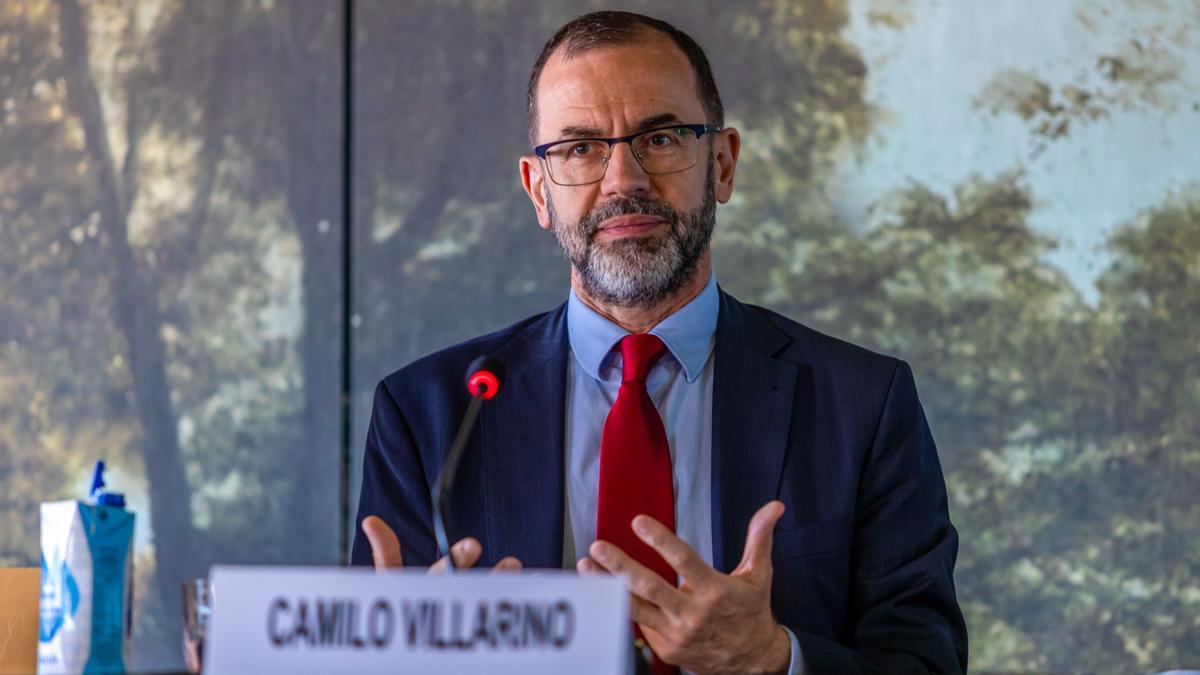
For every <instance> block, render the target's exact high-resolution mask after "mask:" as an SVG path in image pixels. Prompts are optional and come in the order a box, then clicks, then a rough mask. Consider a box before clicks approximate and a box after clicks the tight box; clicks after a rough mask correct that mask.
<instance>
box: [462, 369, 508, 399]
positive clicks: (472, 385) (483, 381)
mask: <svg viewBox="0 0 1200 675" xmlns="http://www.w3.org/2000/svg"><path fill="white" fill-rule="evenodd" d="M467 391H469V392H471V395H472V396H482V397H483V399H484V400H485V401H486V400H489V399H491V398H492V397H493V396H495V395H496V394H497V393H498V392H499V391H500V378H498V377H496V376H495V375H493V374H492V373H490V372H488V371H486V370H477V371H475V372H474V373H472V374H471V377H470V379H468V380H467Z"/></svg>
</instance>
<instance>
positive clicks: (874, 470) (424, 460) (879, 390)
mask: <svg viewBox="0 0 1200 675" xmlns="http://www.w3.org/2000/svg"><path fill="white" fill-rule="evenodd" d="M715 348H716V353H715V358H716V363H715V374H714V381H713V423H712V424H713V457H712V462H713V464H712V500H713V501H712V513H713V523H712V528H713V558H714V561H713V562H714V567H716V568H717V569H718V570H721V571H723V572H730V571H731V570H733V568H735V567H736V566H737V564H738V562H739V560H740V558H741V555H742V548H743V544H744V541H745V537H746V526H747V524H748V523H749V521H750V517H751V515H753V514H754V512H755V511H756V510H757V509H758V508H759V507H760V506H762V505H763V504H765V503H766V502H767V501H770V500H772V499H780V500H782V501H783V503H784V504H785V505H786V506H787V510H786V512H785V514H784V516H783V518H782V519H781V520H780V521H779V524H778V526H777V527H776V531H775V537H774V548H773V553H772V557H773V561H774V569H775V574H774V579H773V583H772V587H771V601H772V603H771V604H772V607H773V608H774V611H775V615H776V618H777V619H778V620H779V621H780V622H781V623H783V624H784V625H786V626H787V627H788V628H790V629H791V630H792V631H793V632H794V633H795V634H796V635H797V637H798V638H799V641H800V645H801V647H802V649H803V653H804V659H805V664H806V666H807V668H808V672H810V673H817V672H868V671H872V670H883V671H887V672H893V671H918V672H920V671H931V672H955V671H962V670H965V669H966V664H967V637H966V627H965V625H964V623H963V618H962V613H961V612H960V610H959V607H958V602H957V600H956V598H955V592H954V580H953V577H952V574H953V570H954V560H955V556H956V555H957V549H958V536H957V533H956V532H955V529H954V527H953V525H951V523H950V518H949V516H948V514H947V508H946V488H945V483H944V481H943V478H942V470H941V466H940V465H939V463H938V457H937V450H936V448H935V447H934V442H933V437H932V436H931V435H930V432H929V427H928V425H927V424H926V421H925V415H924V412H923V411H922V410H921V404H920V402H919V401H918V399H917V392H916V386H915V385H914V383H913V377H912V372H911V371H910V370H909V368H908V366H907V365H906V364H905V363H903V362H902V361H899V360H896V359H894V358H890V357H887V356H882V355H879V354H875V353H873V352H870V351H867V350H865V349H862V348H860V347H856V346H853V345H851V344H848V343H846V342H843V341H841V340H837V339H834V338H831V337H829V336H826V335H823V334H821V333H818V332H816V331H814V330H811V329H809V328H807V327H805V326H802V325H800V324H798V323H795V322H793V321H790V320H788V319H786V318H784V317H782V316H780V315H778V314H776V313H774V312H770V311H768V310H765V309H762V308H759V307H754V306H750V305H745V304H742V303H740V302H738V301H737V300H735V299H734V298H733V297H731V296H729V295H728V294H725V293H722V294H721V308H720V314H719V318H718V320H717V334H716V347H715ZM480 354H495V355H497V356H499V357H500V358H501V359H503V360H504V362H505V363H506V365H507V368H508V376H507V380H506V381H505V383H504V384H503V386H502V389H501V391H500V394H499V395H498V396H497V397H496V398H495V399H494V400H492V401H490V402H489V403H488V404H487V405H485V406H484V408H483V410H482V414H481V416H480V420H479V427H478V429H477V430H476V432H475V433H474V434H473V437H472V438H471V441H470V443H469V444H468V446H467V450H466V454H465V455H464V459H463V462H462V464H461V465H460V472H459V475H458V478H457V480H456V483H455V487H454V492H453V494H452V495H451V497H450V508H449V515H448V516H447V520H448V526H447V527H448V528H449V534H450V537H451V540H455V539H458V538H460V537H464V536H468V535H471V536H475V537H477V538H478V539H479V540H480V542H481V543H482V544H483V561H482V563H483V564H487V565H491V564H494V563H495V562H496V561H498V560H499V559H500V558H502V557H504V556H508V555H513V556H516V557H517V558H519V559H520V560H521V561H522V562H523V563H524V564H525V566H526V567H546V568H558V567H560V566H561V565H562V555H563V541H562V539H563V517H564V512H565V509H564V498H565V496H564V476H563V463H564V456H565V451H564V442H565V435H564V428H563V424H564V420H565V418H566V410H565V386H566V369H567V367H568V363H567V359H568V358H569V355H570V349H569V346H568V342H567V330H566V305H565V304H564V305H563V306H560V307H559V308H558V309H556V310H554V311H552V312H549V313H546V314H540V315H538V316H535V317H532V318H529V319H526V320H524V321H522V322H520V323H517V324H514V325H513V326H510V327H508V328H506V329H504V330H501V331H498V332H496V333H492V334H490V335H485V336H483V337H480V338H477V339H475V340H471V341H469V342H465V343H462V344H459V345H456V346H454V347H450V348H449V349H446V350H443V351H441V352H438V353H436V354H433V355H431V356H427V357H425V358H423V359H420V360H418V361H416V362H415V363H413V364H411V365H409V366H407V367H405V368H404V369H402V370H399V371H397V372H395V373H393V374H391V375H389V376H388V377H387V378H385V379H384V380H383V381H382V382H381V383H380V384H379V386H378V388H377V389H376V393H375V407H374V411H373V413H372V417H371V425H370V429H369V431H368V435H367V446H366V453H365V457H364V461H363V483H362V494H361V497H360V499H359V513H358V520H357V522H361V521H362V519H363V518H364V517H366V516H367V515H371V514H374V515H377V516H379V517H381V518H383V520H384V521H386V522H387V523H388V524H389V525H390V526H391V527H392V528H393V529H394V530H395V531H396V533H397V535H398V536H399V538H400V542H401V546H402V550H403V556H404V562H405V564H407V565H429V564H430V563H432V562H433V561H434V558H435V555H436V546H435V544H434V536H433V526H432V514H431V506H430V504H431V499H430V491H431V488H432V485H433V484H434V481H435V480H436V479H437V475H438V471H439V470H440V469H441V466H442V462H443V461H444V458H445V454H446V452H447V450H448V449H449V447H450V443H451V441H452V440H453V435H454V432H455V429H456V427H457V425H458V423H459V420H460V419H461V418H462V416H463V413H464V412H465V410H466V407H467V403H468V400H469V399H468V395H467V393H466V390H465V387H464V384H463V379H464V374H465V372H466V369H467V365H468V364H469V363H470V362H471V360H472V359H474V358H475V357H476V356H478V355H480ZM351 561H352V563H353V564H356V565H369V564H371V551H370V545H369V544H368V542H367V541H366V538H365V537H364V536H363V535H362V531H361V528H358V529H357V531H356V533H355V538H354V547H353V551H352V555H351Z"/></svg>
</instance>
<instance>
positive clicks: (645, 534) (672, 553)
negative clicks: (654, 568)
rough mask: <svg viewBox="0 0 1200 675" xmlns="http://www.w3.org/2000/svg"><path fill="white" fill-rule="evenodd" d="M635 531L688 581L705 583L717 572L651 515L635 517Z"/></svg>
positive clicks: (696, 583) (695, 583)
mask: <svg viewBox="0 0 1200 675" xmlns="http://www.w3.org/2000/svg"><path fill="white" fill-rule="evenodd" d="M633 531H634V533H635V534H637V536H638V538H639V539H641V540H642V541H644V542H646V545H647V546H649V547H650V548H652V549H654V550H655V551H658V554H659V555H661V556H662V557H663V560H666V561H667V564H668V565H670V566H671V567H672V568H674V570H675V571H676V572H677V573H678V574H679V576H681V577H683V578H684V579H687V581H688V583H690V584H693V585H698V584H703V583H704V582H706V581H709V580H711V579H712V578H713V576H715V575H716V574H717V571H716V570H714V569H713V568H711V567H709V566H708V564H707V563H705V562H704V560H703V559H702V558H701V557H700V555H699V554H697V553H696V552H695V551H694V550H692V547H691V546H688V545H687V543H685V542H684V541H683V540H682V539H680V538H679V537H677V536H675V533H674V532H672V531H671V530H669V529H667V526H666V525H663V524H662V523H660V522H658V521H657V520H655V519H653V518H651V517H650V516H638V517H636V518H634V519H633Z"/></svg>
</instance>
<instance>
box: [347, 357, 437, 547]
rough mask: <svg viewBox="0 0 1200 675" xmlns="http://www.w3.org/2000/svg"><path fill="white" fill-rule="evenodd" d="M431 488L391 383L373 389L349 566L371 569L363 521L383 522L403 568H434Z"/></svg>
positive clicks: (381, 384) (369, 545)
mask: <svg viewBox="0 0 1200 675" xmlns="http://www.w3.org/2000/svg"><path fill="white" fill-rule="evenodd" d="M429 495H430V490H429V484H428V481H427V479H426V475H425V469H424V465H423V462H422V460H421V454H420V452H419V451H418V449H417V444H416V441H415V439H414V438H413V435H412V432H411V430H410V428H409V425H408V422H407V420H406V419H405V417H404V413H403V412H402V411H401V409H400V406H399V405H398V404H397V402H396V399H395V398H394V397H393V396H392V392H391V391H390V390H389V389H388V386H387V381H386V380H385V381H383V382H380V383H379V385H378V386H377V387H376V388H375V403H374V406H373V407H372V410H371V424H370V426H369V427H368V429H367V445H366V450H365V451H364V452H363V478H362V491H361V493H360V495H359V499H358V516H357V517H356V518H355V520H354V523H355V525H354V545H353V547H352V549H351V553H350V564H351V565H371V564H372V559H371V544H370V542H368V541H367V538H366V536H365V535H364V534H363V531H362V521H363V519H364V518H366V517H367V516H370V515H375V516H379V517H380V518H382V519H383V521H384V522H385V523H387V524H388V526H389V527H391V528H392V530H393V531H394V532H395V533H396V536H397V537H398V538H399V539H400V553H401V555H402V556H403V558H404V564H405V566H428V565H430V564H432V563H433V562H434V557H435V554H436V551H437V546H436V544H435V541H434V536H433V529H432V527H431V523H432V522H433V515H432V507H431V501H430V496H429Z"/></svg>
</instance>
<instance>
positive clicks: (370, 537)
mask: <svg viewBox="0 0 1200 675" xmlns="http://www.w3.org/2000/svg"><path fill="white" fill-rule="evenodd" d="M362 529H363V534H365V535H367V541H369V542H371V557H372V558H373V559H374V560H375V569H376V570H386V569H392V568H395V567H403V566H404V559H403V558H402V557H401V556H400V540H399V539H397V538H396V533H395V532H392V528H390V527H388V525H387V523H385V522H383V519H382V518H380V517H379V516H367V517H366V518H363V521H362Z"/></svg>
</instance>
